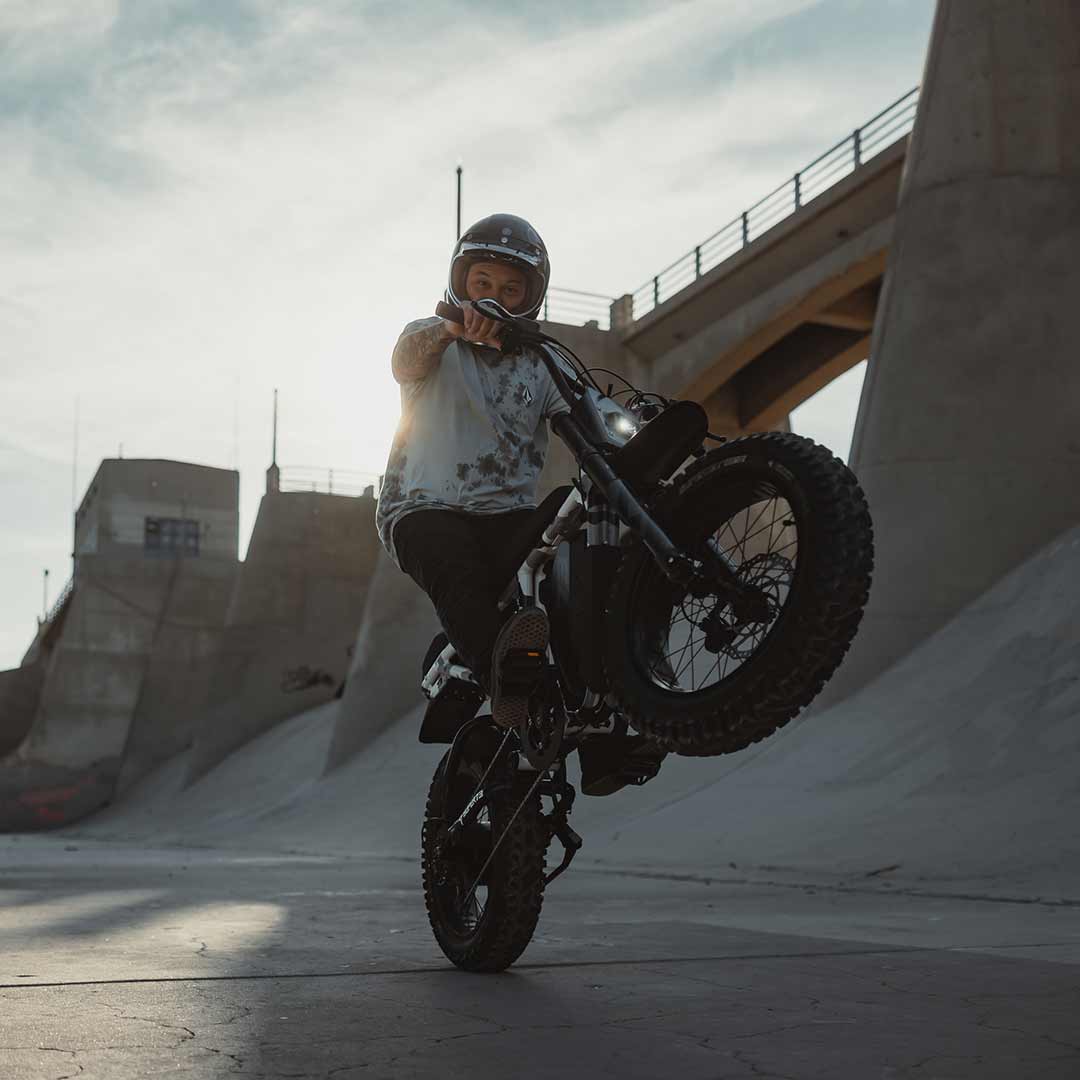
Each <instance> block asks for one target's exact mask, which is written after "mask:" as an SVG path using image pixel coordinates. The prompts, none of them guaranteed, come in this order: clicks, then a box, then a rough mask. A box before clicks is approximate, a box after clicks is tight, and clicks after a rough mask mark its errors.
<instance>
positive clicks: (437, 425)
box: [375, 318, 569, 561]
mask: <svg viewBox="0 0 1080 1080" xmlns="http://www.w3.org/2000/svg"><path fill="white" fill-rule="evenodd" d="M439 322H440V320H439V319H438V318H431V319H420V320H418V321H417V322H412V323H409V325H408V326H406V327H405V329H404V331H402V337H403V338H404V337H405V336H406V335H409V334H414V333H417V332H419V331H425V330H429V329H430V328H431V327H433V326H435V325H437V324H438V323H439ZM568 411H569V409H568V407H567V405H566V402H565V401H564V400H563V399H562V396H561V395H560V394H559V392H558V390H557V389H556V387H555V384H554V382H552V379H551V376H550V375H549V374H548V370H547V368H546V367H544V365H543V362H542V361H541V360H540V358H539V357H538V356H537V355H536V354H535V353H533V352H518V353H516V354H513V355H511V356H503V355H502V354H501V353H499V352H497V351H496V350H494V349H488V348H484V347H482V346H475V345H470V344H468V343H467V342H464V341H461V340H458V339H455V340H453V341H451V342H450V344H449V345H447V346H446V350H445V351H444V352H443V354H442V357H441V358H440V360H439V362H438V364H437V365H436V366H435V368H434V370H433V371H432V372H431V373H430V374H429V375H427V376H425V377H424V378H422V379H418V380H416V381H415V382H406V383H402V384H401V421H400V422H399V424H398V428H397V433H396V434H395V436H394V442H393V445H392V446H391V449H390V457H389V459H388V460H387V463H386V473H385V475H384V477H383V483H382V489H381V490H380V492H379V505H378V510H377V511H376V515H375V522H376V526H377V527H378V530H379V538H380V540H381V541H382V543H383V546H384V547H385V548H386V550H387V551H388V552H389V553H390V555H391V557H393V558H394V559H395V561H396V555H395V553H394V547H393V529H394V526H395V525H396V524H397V523H398V521H400V520H401V519H402V518H403V517H404V516H405V515H406V514H409V513H412V512H413V511H415V510H438V509H444V510H463V511H466V512H467V513H471V514H495V513H500V512H502V511H505V510H521V509H526V508H529V507H535V506H536V505H537V499H536V486H537V481H538V479H539V477H540V470H541V469H542V468H543V466H544V458H545V456H546V454H547V447H548V430H547V420H548V419H549V418H551V417H552V416H555V415H556V414H558V413H560V412H568Z"/></svg>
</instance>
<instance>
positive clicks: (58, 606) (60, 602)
mask: <svg viewBox="0 0 1080 1080" xmlns="http://www.w3.org/2000/svg"><path fill="white" fill-rule="evenodd" d="M74 588H75V576H74V575H72V576H71V577H69V578H68V582H67V584H66V585H65V586H64V587H63V588H62V589H61V590H60V595H59V596H58V597H57V598H56V600H55V602H54V603H53V606H52V607H51V608H49V611H48V614H46V616H45V618H44V619H41V620H39V625H41V626H44V625H45V624H46V623H51V622H52V621H53V620H54V619H55V618H56V617H57V616H58V615H59V614H60V612H61V611H63V610H64V605H65V604H66V603H67V602H68V600H69V599H70V598H71V592H72V590H73V589H74Z"/></svg>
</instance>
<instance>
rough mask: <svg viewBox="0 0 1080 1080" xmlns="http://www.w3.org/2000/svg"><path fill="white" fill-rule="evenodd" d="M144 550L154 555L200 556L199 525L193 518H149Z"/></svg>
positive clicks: (144, 534)
mask: <svg viewBox="0 0 1080 1080" xmlns="http://www.w3.org/2000/svg"><path fill="white" fill-rule="evenodd" d="M143 548H144V550H145V551H147V552H149V553H152V554H160V555H198V554H199V523H198V522H197V521H193V520H192V519H191V518H159V517H148V518H147V519H146V527H145V529H144V531H143Z"/></svg>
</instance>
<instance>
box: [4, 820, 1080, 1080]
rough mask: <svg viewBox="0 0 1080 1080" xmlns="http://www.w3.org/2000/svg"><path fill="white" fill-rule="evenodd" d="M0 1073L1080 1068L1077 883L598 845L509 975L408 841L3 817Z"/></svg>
mask: <svg viewBox="0 0 1080 1080" xmlns="http://www.w3.org/2000/svg"><path fill="white" fill-rule="evenodd" d="M0 868H2V883H0V935H2V938H3V943H4V944H3V950H2V956H3V971H2V974H0V1016H2V1017H3V1019H2V1020H0V1076H3V1077H4V1078H5V1080H61V1078H66V1077H75V1076H78V1077H80V1078H86V1080H91V1078H103V1080H124V1078H127V1077H145V1076H154V1077H157V1076H184V1077H198V1078H203V1077H217V1076H225V1075H234V1074H235V1075H240V1076H250V1077H267V1078H270V1077H275V1078H276V1077H328V1076H336V1077H353V1076H355V1077H395V1078H399V1077H413V1076H416V1077H427V1076H439V1077H443V1076H446V1077H455V1076H469V1077H488V1076H497V1075H508V1076H509V1075H513V1076H523V1077H541V1076H543V1077H547V1076H551V1077H554V1076H564V1077H565V1076H585V1075H588V1076H599V1077H606V1076H612V1077H615V1076H618V1077H659V1076H680V1077H708V1078H712V1080H719V1078H723V1077H730V1078H732V1080H734V1078H739V1077H800V1078H801V1077H828V1078H834V1077H848V1076H850V1077H890V1078H900V1077H912V1078H920V1080H922V1078H946V1077H969V1076H970V1077H980V1078H982V1080H987V1078H995V1077H1001V1078H1008V1080H1015V1078H1018V1077H1036V1076H1037V1077H1040V1078H1044V1080H1049V1078H1053V1077H1062V1078H1065V1077H1069V1078H1072V1077H1076V1076H1078V1075H1080V1024H1078V1023H1077V1017H1078V1016H1080V970H1078V965H1080V900H1068V899H1060V898H1059V899H1056V900H1044V901H1039V900H1037V899H1034V898H1022V897H1013V898H1012V899H1011V900H1001V899H1000V898H997V899H995V898H986V899H979V898H978V897H977V896H976V895H974V894H972V893H968V894H965V895H959V894H953V895H931V894H930V892H931V890H925V891H921V892H920V891H919V890H917V889H904V888H900V889H898V888H896V887H895V886H890V885H889V884H888V883H886V882H881V881H878V880H877V879H868V880H865V881H864V882H863V883H862V884H861V885H852V884H850V883H849V884H843V885H841V884H837V883H835V882H834V883H829V882H817V883H812V882H809V881H806V880H803V881H801V882H800V881H799V880H797V879H795V878H789V879H788V880H783V879H781V878H777V877H776V876H774V877H773V879H772V880H771V882H763V881H760V880H755V879H754V878H753V877H752V876H747V877H737V876H736V875H735V873H734V872H733V873H732V876H731V877H730V878H729V879H722V880H721V879H716V880H712V881H708V882H706V880H705V879H697V878H694V877H693V876H692V875H685V876H681V877H680V876H679V875H656V876H642V875H640V874H638V873H615V872H611V871H608V870H602V869H598V868H596V867H588V866H586V867H583V868H581V869H580V870H578V869H576V868H575V870H573V871H571V873H570V874H569V875H567V877H565V878H564V879H562V880H561V881H560V882H558V883H556V884H555V885H553V886H552V888H551V891H550V893H549V895H548V898H547V900H546V902H545V906H544V912H543V915H542V917H541V923H540V927H539V930H538V933H537V935H536V937H535V939H534V941H533V943H532V945H531V946H530V948H529V949H528V950H527V951H526V953H525V955H524V956H523V957H522V959H521V961H520V962H519V963H518V964H517V965H516V966H515V967H514V968H513V969H511V971H510V972H509V973H506V974H504V975H498V976H477V975H466V974H463V973H461V972H458V971H457V970H456V969H454V968H452V967H451V966H450V965H449V964H448V963H447V962H446V961H445V959H444V958H443V956H442V954H441V953H440V952H439V951H438V949H437V947H436V945H435V942H434V939H433V938H432V936H431V933H430V930H429V928H428V926H427V921H426V917H425V913H424V909H423V902H422V897H421V895H420V891H419V884H418V871H417V867H416V865H415V862H414V860H412V859H407V858H392V857H382V858H377V857H368V858H349V857H345V856H341V855H308V856H304V855H289V854H274V853H258V852H237V851H229V852H224V851H212V850H206V849H183V848H164V847H158V848H153V847H146V846H140V845H137V844H134V843H119V842H115V841H100V840H91V839H87V838H85V837H84V838H77V839H74V838H71V837H57V836H37V837H26V836H24V837H6V838H3V839H2V840H0Z"/></svg>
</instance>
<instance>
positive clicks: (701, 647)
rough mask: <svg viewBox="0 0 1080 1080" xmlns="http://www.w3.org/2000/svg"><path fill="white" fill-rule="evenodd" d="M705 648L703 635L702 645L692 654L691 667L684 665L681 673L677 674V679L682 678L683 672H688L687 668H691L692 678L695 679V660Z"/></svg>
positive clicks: (680, 670) (703, 636)
mask: <svg viewBox="0 0 1080 1080" xmlns="http://www.w3.org/2000/svg"><path fill="white" fill-rule="evenodd" d="M704 648H705V635H704V634H703V635H702V637H701V644H700V645H699V646H698V647H697V648H696V649H695V650H694V651H693V652H692V653H691V654H690V663H689V665H687V664H683V666H682V667H681V668H679V671H678V672H677V674H676V676H675V677H676V678H677V679H681V678H682V675H683V672H685V671H686V668H687V666H689V667H690V678H691V679H693V677H694V670H693V665H694V659H695V658H696V657H697V655H698V653H700V652H701V650H702V649H704Z"/></svg>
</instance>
